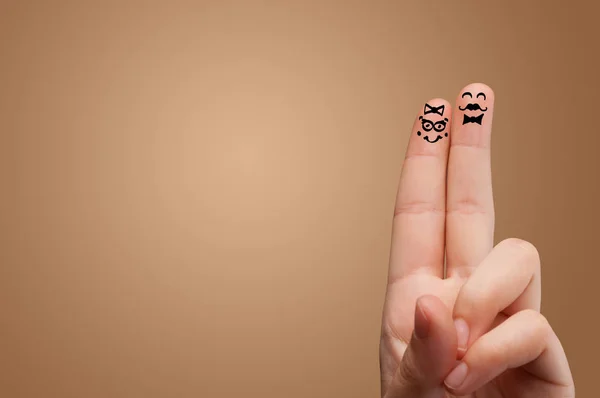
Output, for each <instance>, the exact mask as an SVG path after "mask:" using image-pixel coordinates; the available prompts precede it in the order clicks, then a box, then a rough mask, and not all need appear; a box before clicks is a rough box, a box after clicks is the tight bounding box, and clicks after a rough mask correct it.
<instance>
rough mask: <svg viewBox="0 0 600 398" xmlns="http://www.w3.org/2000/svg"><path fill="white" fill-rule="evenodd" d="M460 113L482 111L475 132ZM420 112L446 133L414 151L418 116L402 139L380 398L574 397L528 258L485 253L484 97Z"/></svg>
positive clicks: (488, 218) (507, 249) (489, 214)
mask: <svg viewBox="0 0 600 398" xmlns="http://www.w3.org/2000/svg"><path fill="white" fill-rule="evenodd" d="M465 92H470V93H472V98H470V97H469V96H463V94H464V93H465ZM479 93H484V94H485V99H484V98H483V96H482V95H479V96H478V94H479ZM469 102H471V103H474V102H477V103H479V104H480V106H481V108H482V109H486V108H487V110H486V111H485V112H484V116H483V119H482V124H481V125H479V124H476V123H467V124H465V125H463V124H462V122H463V114H466V115H467V116H471V117H476V116H479V115H480V114H481V113H482V112H481V111H480V110H478V111H475V110H474V111H469V110H464V111H462V110H460V109H461V108H463V109H464V107H465V105H466V104H468V103H469ZM428 104H430V105H432V106H439V105H442V104H444V105H446V107H445V109H446V110H445V113H444V115H443V117H447V118H449V119H450V122H449V123H448V125H447V127H446V129H447V130H445V131H444V132H442V133H439V134H440V135H443V134H445V133H449V134H448V138H444V139H441V140H439V141H437V142H435V143H433V144H432V143H429V142H427V141H426V140H423V138H422V137H419V136H418V135H417V132H418V131H419V129H420V128H421V123H420V121H419V119H418V116H417V119H416V120H415V123H414V126H413V131H412V134H411V138H410V140H409V144H408V149H407V152H406V159H405V161H404V165H403V168H402V174H401V177H400V184H399V189H398V196H397V200H396V208H395V213H394V222H393V233H392V249H391V254H390V266H389V273H388V286H387V292H386V299H385V305H384V310H383V317H382V332H381V343H380V365H381V391H382V397H385V398H445V397H458V396H461V397H462V396H466V397H472V398H505V397H511V398H529V397H547V398H567V397H574V396H575V387H574V384H573V378H572V375H571V371H570V369H569V364H568V361H567V358H566V355H565V352H564V350H563V348H562V346H561V344H560V341H559V339H558V337H557V336H556V334H555V333H554V331H553V330H552V328H551V326H550V324H549V323H548V321H547V320H546V318H544V316H543V315H542V314H540V302H541V279H540V278H541V276H540V257H539V254H538V252H537V250H536V249H535V247H534V246H533V245H532V244H530V243H528V242H525V241H523V240H520V239H508V240H505V241H502V242H500V243H499V244H498V245H496V246H495V247H494V246H493V242H494V234H493V232H494V203H493V195H492V178H491V164H490V142H491V131H492V119H493V114H494V93H493V91H492V90H491V89H490V88H489V87H488V86H486V85H484V84H481V83H474V84H470V85H468V86H467V87H465V88H463V89H462V90H461V91H460V93H459V94H458V96H457V100H456V105H455V107H454V109H453V110H452V111H451V108H450V104H449V103H448V102H447V101H445V100H442V99H433V100H431V101H428ZM422 112H423V111H422V110H421V113H419V115H420V116H423V113H422ZM451 112H452V113H454V115H455V116H456V117H455V118H452V117H451V115H450V113H451ZM428 116H431V115H428ZM444 259H445V264H446V267H445V270H444ZM460 376H463V377H460ZM461 379H462V380H461Z"/></svg>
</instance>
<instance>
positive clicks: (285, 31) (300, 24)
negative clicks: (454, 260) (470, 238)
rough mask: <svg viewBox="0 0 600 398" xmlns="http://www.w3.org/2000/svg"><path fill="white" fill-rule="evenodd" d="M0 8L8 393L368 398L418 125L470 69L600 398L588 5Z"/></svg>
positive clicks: (551, 298)
mask: <svg viewBox="0 0 600 398" xmlns="http://www.w3.org/2000/svg"><path fill="white" fill-rule="evenodd" d="M0 4H1V5H0V62H1V65H0V133H1V139H0V178H1V185H0V189H1V195H0V242H1V243H0V244H1V250H0V265H1V267H0V322H1V323H0V396H2V397H9V398H21V397H27V398H29V397H36V398H37V397H40V398H42V397H43V398H54V397H57V398H59V397H60V398H65V397H77V398H79V397H85V398H96V397H98V398H106V397H111V398H112V397H115V398H116V397H119V398H121V397H123V398H125V397H127V398H137V397H140V398H142V397H143V398H153V397H210V398H221V397H265V398H270V397H288V398H294V397H298V398H300V397H302V398H304V397H327V398H330V397H356V398H359V397H360V398H363V397H375V396H378V393H379V380H378V377H379V376H378V349H377V347H378V343H379V340H378V338H379V326H380V311H381V306H382V302H383V295H384V291H385V276H386V267H387V259H388V250H389V242H390V239H389V236H390V229H391V215H392V211H393V203H394V196H395V193H396V184H397V179H398V176H399V172H400V166H401V163H402V158H403V156H404V150H405V146H406V143H407V139H408V136H409V130H410V127H411V125H412V121H413V118H414V117H415V114H416V112H417V111H418V110H419V107H420V106H421V105H422V103H423V102H424V101H426V100H428V99H429V98H431V97H436V96H441V97H445V98H448V99H450V100H451V101H453V100H454V97H455V95H456V93H457V92H458V90H460V88H461V87H462V86H463V85H465V84H467V83H469V82H472V81H483V82H486V83H488V84H489V85H491V86H492V87H493V88H494V89H495V91H496V99H497V100H496V103H497V108H496V112H495V115H496V116H495V124H494V136H493V173H494V187H495V197H496V207H497V234H496V238H497V240H500V239H503V238H506V237H510V236H517V237H521V238H525V239H528V240H531V241H532V242H533V243H534V244H536V245H537V246H538V248H539V250H540V252H541V255H542V260H543V276H544V278H543V280H544V289H545V296H544V300H543V301H544V305H543V307H544V308H543V311H544V313H545V314H546V315H547V317H548V318H549V319H550V321H551V322H552V324H553V325H554V327H555V329H556V331H557V333H558V334H559V336H560V337H561V339H562V341H563V343H564V346H565V348H566V351H567V352H568V355H569V358H570V362H571V366H572V369H573V371H574V374H575V379H576V382H577V387H578V392H579V396H580V397H588V396H589V397H592V396H596V395H597V391H598V387H597V382H598V380H597V370H598V366H597V362H598V357H600V343H599V341H598V335H599V334H600V324H599V323H598V322H597V320H596V319H595V318H596V316H597V303H598V301H599V300H598V298H599V292H600V288H599V287H598V282H599V280H600V271H599V270H598V261H597V255H596V250H597V249H598V241H597V238H598V232H597V226H598V224H599V222H600V210H598V203H599V200H600V190H599V187H598V171H600V169H599V166H600V164H599V163H600V161H599V160H598V158H599V157H598V149H599V148H598V147H599V144H600V137H599V133H600V131H599V130H600V128H599V126H600V124H599V123H600V122H599V121H598V111H597V109H596V107H597V106H598V101H597V99H596V97H597V95H598V94H597V91H598V89H599V88H600V84H599V83H600V82H599V78H598V70H600V61H599V59H598V38H599V36H600V31H599V30H598V20H597V12H598V11H599V9H598V8H599V7H598V6H595V5H594V1H589V2H588V3H587V4H584V3H583V2H579V1H570V2H548V1H528V2H524V1H510V2H508V1H503V2H498V1H497V2H481V1H475V0H468V1H466V0H461V1H439V2H435V1H430V2H422V1H395V2H393V1H388V2H383V1H361V2H350V1H337V2H336V1H328V2H325V1H311V2H309V1H252V2H251V1H237V2H233V1H216V0H215V1H211V2H208V1H204V2H201V1H196V2H193V3H192V2H189V3H183V2H174V1H162V2H160V3H159V2H134V1H118V2H117V1H114V2H111V3H109V2H101V1H97V2H95V3H86V2H82V1H77V2H75V1H74V2H72V3H66V2H58V1H38V2H36V3H34V2H28V1H8V2H7V1H2V2H1V3H0ZM593 8H595V9H593Z"/></svg>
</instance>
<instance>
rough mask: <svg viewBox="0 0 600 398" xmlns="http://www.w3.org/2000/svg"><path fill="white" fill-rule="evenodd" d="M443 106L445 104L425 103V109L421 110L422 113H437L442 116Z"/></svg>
mask: <svg viewBox="0 0 600 398" xmlns="http://www.w3.org/2000/svg"><path fill="white" fill-rule="evenodd" d="M444 108H446V106H445V105H440V106H431V105H429V104H425V109H424V110H423V114H424V115H427V114H428V113H437V114H438V115H440V116H444Z"/></svg>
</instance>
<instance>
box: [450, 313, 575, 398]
mask: <svg viewBox="0 0 600 398" xmlns="http://www.w3.org/2000/svg"><path fill="white" fill-rule="evenodd" d="M520 367H523V369H522V370H523V372H520V373H519V372H513V373H512V374H509V375H507V377H512V378H514V379H515V380H519V381H520V382H519V383H516V384H515V383H507V387H503V388H504V389H505V391H504V392H505V394H506V393H508V394H509V395H507V396H511V397H512V396H517V395H519V394H522V393H523V391H519V390H515V391H514V392H513V393H512V394H511V393H510V391H506V390H508V389H510V388H511V387H510V386H509V384H514V387H512V388H516V389H523V388H525V386H527V385H528V384H527V381H529V382H531V381H532V380H533V382H536V383H544V384H546V385H545V387H546V388H548V387H551V388H554V389H558V390H559V391H560V392H561V393H563V394H564V395H560V393H559V394H556V395H553V396H573V395H567V394H568V393H569V392H571V391H572V385H573V380H572V378H571V372H570V370H569V365H568V362H567V359H566V356H565V353H564V350H563V348H562V346H561V344H560V342H559V340H558V338H557V337H556V335H555V334H554V332H553V330H552V328H551V327H550V325H549V323H548V321H547V320H546V318H544V316H542V315H541V314H540V313H539V312H536V311H534V310H524V311H521V312H518V313H517V314H515V315H513V316H511V317H510V318H508V319H507V320H506V321H505V322H503V323H502V324H501V325H499V326H498V327H496V328H495V329H492V330H491V331H490V332H488V333H487V334H485V335H483V336H481V338H479V339H478V340H477V341H476V342H475V343H474V344H473V346H472V347H471V348H470V349H469V351H467V354H466V355H465V357H464V358H463V359H462V361H461V362H460V363H459V364H458V365H457V366H456V367H455V368H454V369H453V370H452V372H450V374H449V375H448V376H447V377H446V380H445V384H446V387H447V388H448V390H450V392H451V393H453V394H456V395H461V396H462V395H466V394H471V393H473V392H474V391H476V390H477V389H479V388H481V387H482V386H484V385H485V384H487V383H489V382H490V381H492V380H493V379H495V378H496V377H498V376H500V375H501V374H503V373H504V372H505V371H506V370H508V369H516V368H520ZM536 391H538V392H540V391H543V390H542V388H541V386H540V387H537V388H536Z"/></svg>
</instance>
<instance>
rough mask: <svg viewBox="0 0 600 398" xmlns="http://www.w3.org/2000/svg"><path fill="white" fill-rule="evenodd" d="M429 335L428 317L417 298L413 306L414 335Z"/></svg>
mask: <svg viewBox="0 0 600 398" xmlns="http://www.w3.org/2000/svg"><path fill="white" fill-rule="evenodd" d="M428 335H429V319H428V318H427V315H426V314H425V311H423V307H422V306H421V303H419V300H417V305H416V308H415V336H417V338H418V339H424V338H426V337H427V336H428Z"/></svg>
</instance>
